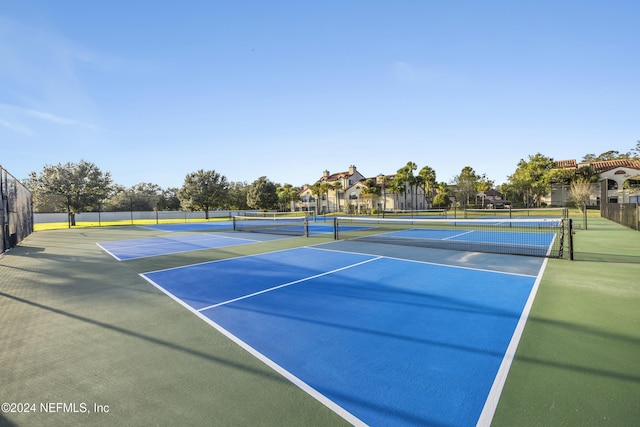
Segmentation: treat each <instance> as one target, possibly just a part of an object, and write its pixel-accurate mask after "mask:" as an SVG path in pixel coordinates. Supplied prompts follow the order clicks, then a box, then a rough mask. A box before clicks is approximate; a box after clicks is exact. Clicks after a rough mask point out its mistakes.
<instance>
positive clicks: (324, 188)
mask: <svg viewBox="0 0 640 427" xmlns="http://www.w3.org/2000/svg"><path fill="white" fill-rule="evenodd" d="M332 188H333V187H332V185H331V184H329V183H328V182H326V181H324V182H323V183H322V184H320V195H326V196H327V197H326V200H327V211H326V212H325V210H324V206H323V207H322V213H327V212H329V211H331V209H330V206H329V190H331V189H332ZM320 205H321V206H322V202H321V203H320Z"/></svg>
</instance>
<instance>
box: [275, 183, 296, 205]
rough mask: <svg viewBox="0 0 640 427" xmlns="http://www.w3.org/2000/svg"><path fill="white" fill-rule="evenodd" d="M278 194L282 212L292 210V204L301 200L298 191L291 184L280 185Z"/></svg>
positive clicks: (277, 189)
mask: <svg viewBox="0 0 640 427" xmlns="http://www.w3.org/2000/svg"><path fill="white" fill-rule="evenodd" d="M276 192H277V193H278V205H279V206H280V210H282V211H287V210H291V202H297V201H298V200H300V194H299V193H298V189H297V188H295V187H294V186H293V185H291V184H285V185H284V186H280V185H278V186H277V188H276Z"/></svg>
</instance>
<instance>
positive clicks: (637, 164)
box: [591, 159, 640, 173]
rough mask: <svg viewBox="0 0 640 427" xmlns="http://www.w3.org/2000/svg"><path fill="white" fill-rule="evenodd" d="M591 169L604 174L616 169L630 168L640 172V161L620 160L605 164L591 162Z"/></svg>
mask: <svg viewBox="0 0 640 427" xmlns="http://www.w3.org/2000/svg"><path fill="white" fill-rule="evenodd" d="M591 168H592V169H593V171H594V172H596V173H603V172H607V171H610V170H612V169H616V168H628V169H638V170H640V159H618V160H606V161H603V162H591Z"/></svg>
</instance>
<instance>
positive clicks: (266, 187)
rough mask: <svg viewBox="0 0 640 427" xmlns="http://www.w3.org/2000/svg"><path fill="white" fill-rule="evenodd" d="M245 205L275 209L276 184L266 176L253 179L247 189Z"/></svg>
mask: <svg viewBox="0 0 640 427" xmlns="http://www.w3.org/2000/svg"><path fill="white" fill-rule="evenodd" d="M247 205H249V207H251V208H255V209H261V210H268V209H275V208H276V207H277V206H278V193H277V191H276V185H275V184H274V183H273V182H271V181H269V180H268V179H267V177H266V176H261V177H260V178H258V179H256V180H255V181H253V183H251V185H250V186H249V190H248V191H247Z"/></svg>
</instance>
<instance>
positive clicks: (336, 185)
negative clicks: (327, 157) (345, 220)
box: [331, 181, 342, 212]
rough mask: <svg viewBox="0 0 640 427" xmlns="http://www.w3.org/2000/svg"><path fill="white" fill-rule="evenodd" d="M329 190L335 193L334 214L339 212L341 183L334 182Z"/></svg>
mask: <svg viewBox="0 0 640 427" xmlns="http://www.w3.org/2000/svg"><path fill="white" fill-rule="evenodd" d="M331 189H332V190H333V191H335V192H336V212H339V211H340V197H339V196H340V190H342V183H341V182H340V181H336V182H334V183H333V185H332V186H331Z"/></svg>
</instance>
